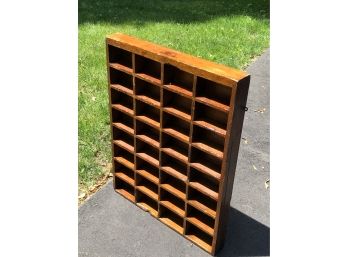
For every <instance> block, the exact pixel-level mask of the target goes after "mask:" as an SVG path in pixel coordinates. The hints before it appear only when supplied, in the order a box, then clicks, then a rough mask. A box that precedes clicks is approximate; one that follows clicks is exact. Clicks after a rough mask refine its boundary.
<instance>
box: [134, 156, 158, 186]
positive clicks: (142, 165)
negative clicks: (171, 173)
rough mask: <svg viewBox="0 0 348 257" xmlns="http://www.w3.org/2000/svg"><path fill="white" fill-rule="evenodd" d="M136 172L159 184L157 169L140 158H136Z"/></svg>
mask: <svg viewBox="0 0 348 257" xmlns="http://www.w3.org/2000/svg"><path fill="white" fill-rule="evenodd" d="M136 166H137V167H136V170H137V173H138V174H140V175H141V176H143V177H144V178H146V179H148V180H150V181H151V182H153V183H155V184H159V169H158V167H156V166H153V165H151V164H150V163H148V162H147V161H144V160H143V159H141V158H137V160H136Z"/></svg>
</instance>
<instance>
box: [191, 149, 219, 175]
mask: <svg viewBox="0 0 348 257" xmlns="http://www.w3.org/2000/svg"><path fill="white" fill-rule="evenodd" d="M196 162H197V163H201V164H203V165H204V166H206V167H208V168H210V169H212V170H213V171H215V172H218V173H220V172H221V165H222V161H221V160H220V159H218V158H216V157H214V156H212V155H210V154H207V153H205V152H203V151H201V150H199V149H197V148H195V147H192V148H191V163H196Z"/></svg>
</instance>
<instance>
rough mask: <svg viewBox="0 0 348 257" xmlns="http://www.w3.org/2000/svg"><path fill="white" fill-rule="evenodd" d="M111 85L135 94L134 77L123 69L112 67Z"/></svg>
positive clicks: (129, 93)
mask: <svg viewBox="0 0 348 257" xmlns="http://www.w3.org/2000/svg"><path fill="white" fill-rule="evenodd" d="M110 87H111V88H112V89H114V90H117V91H120V92H123V93H125V94H128V95H133V77H132V75H129V74H127V73H124V72H122V71H119V70H116V69H113V68H112V67H111V68H110Z"/></svg>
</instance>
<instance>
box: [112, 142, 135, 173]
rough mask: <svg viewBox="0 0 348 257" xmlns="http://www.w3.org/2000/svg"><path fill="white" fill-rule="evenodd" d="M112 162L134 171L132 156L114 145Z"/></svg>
mask: <svg viewBox="0 0 348 257" xmlns="http://www.w3.org/2000/svg"><path fill="white" fill-rule="evenodd" d="M113 147H114V160H115V161H117V162H118V163H121V164H122V165H124V166H126V167H127V168H129V169H131V170H134V154H131V153H130V152H129V151H127V150H125V149H124V148H121V147H119V146H118V145H116V144H114V145H113Z"/></svg>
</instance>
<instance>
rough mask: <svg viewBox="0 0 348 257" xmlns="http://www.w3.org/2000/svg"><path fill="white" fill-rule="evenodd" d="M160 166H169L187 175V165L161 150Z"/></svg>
mask: <svg viewBox="0 0 348 257" xmlns="http://www.w3.org/2000/svg"><path fill="white" fill-rule="evenodd" d="M161 159H162V166H163V167H166V166H168V167H171V168H173V169H175V170H176V171H178V172H179V173H181V174H183V175H185V176H187V167H186V165H185V164H183V163H182V162H181V161H179V160H177V159H175V158H173V157H171V156H169V155H168V154H166V153H164V152H162V158H161Z"/></svg>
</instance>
